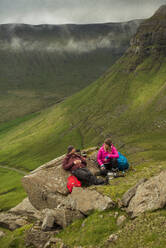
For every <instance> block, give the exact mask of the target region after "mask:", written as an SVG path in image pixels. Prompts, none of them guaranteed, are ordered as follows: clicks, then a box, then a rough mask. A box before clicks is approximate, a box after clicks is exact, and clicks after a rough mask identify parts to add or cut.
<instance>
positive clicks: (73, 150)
mask: <svg viewBox="0 0 166 248" xmlns="http://www.w3.org/2000/svg"><path fill="white" fill-rule="evenodd" d="M75 152H76V149H75V148H74V146H68V148H67V154H72V153H75Z"/></svg>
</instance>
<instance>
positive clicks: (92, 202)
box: [68, 187, 114, 215]
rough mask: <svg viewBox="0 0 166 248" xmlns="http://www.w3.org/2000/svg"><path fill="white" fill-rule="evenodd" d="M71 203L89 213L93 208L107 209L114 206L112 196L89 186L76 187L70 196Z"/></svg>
mask: <svg viewBox="0 0 166 248" xmlns="http://www.w3.org/2000/svg"><path fill="white" fill-rule="evenodd" d="M68 203H69V205H70V206H71V207H72V208H73V209H75V210H78V211H80V212H81V213H83V214H84V215H89V214H90V213H91V212H92V211H93V210H101V211H103V210H106V209H109V208H111V207H114V202H113V201H112V200H111V198H109V197H107V196H104V195H102V194H100V193H98V192H97V191H95V190H91V189H88V188H85V189H83V188H76V187H75V188H74V189H73V191H72V193H71V195H69V196H68Z"/></svg>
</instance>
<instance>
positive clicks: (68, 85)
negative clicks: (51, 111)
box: [0, 21, 141, 122]
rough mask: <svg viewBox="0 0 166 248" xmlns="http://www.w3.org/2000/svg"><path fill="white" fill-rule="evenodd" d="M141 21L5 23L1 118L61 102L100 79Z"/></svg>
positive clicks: (0, 30) (0, 35)
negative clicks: (79, 23)
mask: <svg viewBox="0 0 166 248" xmlns="http://www.w3.org/2000/svg"><path fill="white" fill-rule="evenodd" d="M140 22H141V21H134V22H130V23H129V24H110V25H109V24H99V25H97V24H92V25H69V26H66V25H62V26H58V25H53V26H49V25H44V28H42V27H43V26H40V25H39V26H33V28H31V26H29V25H21V24H19V25H13V24H12V25H6V24H3V25H0V56H1V61H0V122H4V121H7V120H11V119H12V120H13V119H15V118H17V117H22V116H24V115H26V114H31V113H33V112H35V111H39V110H41V109H43V108H46V107H48V106H50V105H53V104H55V103H57V102H60V101H62V100H63V99H64V98H65V97H68V96H70V95H72V94H74V93H75V92H78V91H79V90H81V89H83V88H84V87H86V86H87V85H89V84H90V83H91V82H93V81H94V80H96V79H97V78H98V77H99V76H101V74H103V73H104V72H105V71H106V70H107V69H108V68H109V67H110V65H112V64H113V63H114V62H115V61H116V59H118V58H119V57H120V56H121V55H122V54H123V53H124V51H125V50H126V49H127V47H128V46H129V40H130V38H131V36H132V35H133V33H134V32H136V29H137V27H138V25H139V23H140ZM16 109H17V111H16Z"/></svg>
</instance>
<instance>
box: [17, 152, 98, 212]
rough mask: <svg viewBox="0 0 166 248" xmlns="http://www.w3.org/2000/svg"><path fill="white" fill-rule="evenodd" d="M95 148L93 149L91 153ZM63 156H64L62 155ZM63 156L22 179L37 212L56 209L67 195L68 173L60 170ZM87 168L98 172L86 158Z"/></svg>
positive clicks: (94, 165)
mask: <svg viewBox="0 0 166 248" xmlns="http://www.w3.org/2000/svg"><path fill="white" fill-rule="evenodd" d="M95 149H96V148H93V151H94V150H95ZM64 156H65V155H64ZM64 156H61V157H59V158H57V159H54V160H52V161H50V162H49V163H46V164H44V165H43V166H41V167H39V168H38V169H36V170H34V171H32V172H31V173H30V174H29V175H26V176H24V177H23V179H22V183H23V186H24V188H25V190H26V192H27V194H28V198H29V201H30V202H31V204H32V205H33V206H34V207H35V208H36V209H38V210H42V209H45V208H50V209H54V208H57V207H58V206H59V205H61V203H62V202H63V201H64V200H65V198H66V196H67V195H68V194H69V191H68V189H67V187H66V186H67V178H68V176H69V175H70V172H67V171H65V170H64V169H63V168H62V162H63V159H64ZM87 167H88V168H89V169H90V170H91V172H93V173H95V172H96V171H98V168H97V166H96V163H95V161H94V160H93V159H91V158H90V157H88V158H87Z"/></svg>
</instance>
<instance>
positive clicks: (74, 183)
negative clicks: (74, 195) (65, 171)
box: [67, 175, 81, 193]
mask: <svg viewBox="0 0 166 248" xmlns="http://www.w3.org/2000/svg"><path fill="white" fill-rule="evenodd" d="M73 187H81V182H80V181H79V180H78V179H77V178H76V177H75V176H73V175H72V176H69V177H68V179H67V188H68V190H69V191H70V193H71V192H72V190H73Z"/></svg>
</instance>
